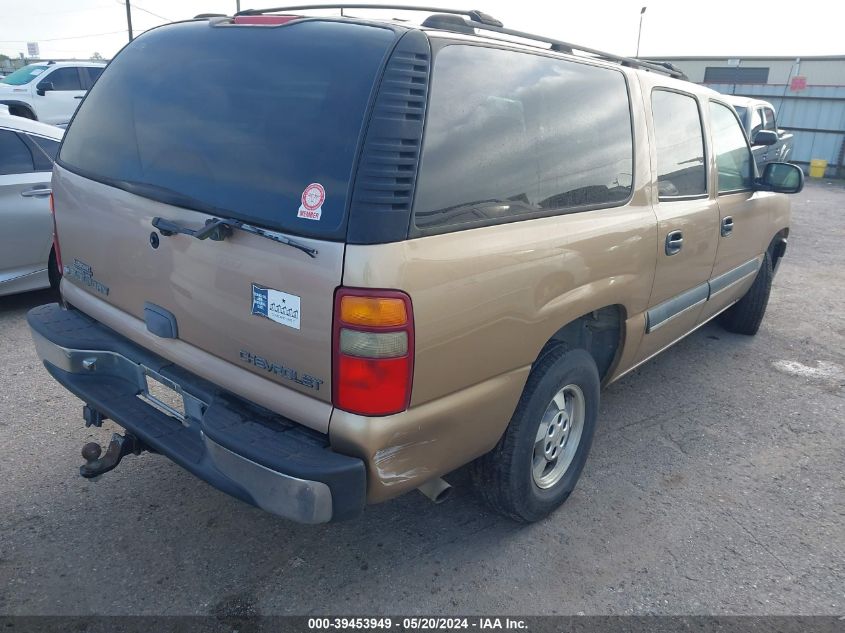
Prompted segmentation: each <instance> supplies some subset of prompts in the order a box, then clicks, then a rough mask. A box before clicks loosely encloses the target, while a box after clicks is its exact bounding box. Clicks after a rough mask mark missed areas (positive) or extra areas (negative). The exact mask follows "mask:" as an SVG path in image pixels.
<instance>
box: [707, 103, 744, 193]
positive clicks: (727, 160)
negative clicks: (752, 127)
mask: <svg viewBox="0 0 845 633" xmlns="http://www.w3.org/2000/svg"><path fill="white" fill-rule="evenodd" d="M710 121H711V124H710V125H711V128H712V131H713V151H714V153H715V154H716V165H717V167H718V170H719V193H725V192H728V191H738V190H743V189H750V188H751V186H752V184H753V183H754V168H753V165H754V163H753V161H752V160H751V150H749V149H748V142H747V140H746V138H745V134H743V133H742V127H741V126H740V124H739V121H737V119H736V116H734V113H733V111H732V110H731V109H730V108H729V107H728V106H725V105H722V104H721V103H716V102H715V101H711V102H710Z"/></svg>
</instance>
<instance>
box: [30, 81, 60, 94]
mask: <svg viewBox="0 0 845 633" xmlns="http://www.w3.org/2000/svg"><path fill="white" fill-rule="evenodd" d="M55 89H56V87H55V86H54V85H53V82H52V81H42V82H41V83H39V84H38V85H37V86H35V92H37V93H38V96H39V97H43V96H44V95H45V94H46V93H47V92H49V91H50V90H55Z"/></svg>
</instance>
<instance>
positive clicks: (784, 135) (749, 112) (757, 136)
mask: <svg viewBox="0 0 845 633" xmlns="http://www.w3.org/2000/svg"><path fill="white" fill-rule="evenodd" d="M725 100H726V101H727V102H728V103H730V104H731V105H732V106H733V107H734V110H736V113H737V114H738V115H739V120H740V121H741V122H742V127H743V128H744V129H745V133H746V135H747V136H748V140H749V141H750V142H751V153H752V154H754V162H755V163H756V164H757V169H759V170H760V172H762V171H763V169H764V168H765V166H766V165H767V164H769V163H775V162H786V161H788V160H789V157H790V155H791V154H792V145H793V135H792V134H791V133H789V132H785V131H784V130H781V129H778V124H777V119H776V115H775V108H774V106H772V104H771V103H769V102H768V101H763V100H761V99H751V98H749V97H736V96H728V95H725ZM761 132H763V133H762V134H761Z"/></svg>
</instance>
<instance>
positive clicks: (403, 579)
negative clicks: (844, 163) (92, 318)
mask: <svg viewBox="0 0 845 633" xmlns="http://www.w3.org/2000/svg"><path fill="white" fill-rule="evenodd" d="M844 245H845V187H843V186H841V184H825V183H812V184H810V185H808V187H807V188H806V189H805V191H804V192H803V193H802V194H801V195H800V196H797V197H795V198H794V199H793V228H792V234H791V236H790V241H789V250H788V252H787V257H786V259H785V261H784V263H783V266H782V267H781V270H780V272H779V273H778V276H777V278H776V280H775V288H774V290H773V293H772V299H771V303H770V305H769V313H768V316H767V318H766V320H765V322H764V324H763V328H762V330H761V332H760V333H759V334H758V335H757V336H756V337H754V338H746V337H742V336H736V335H731V334H728V333H726V332H725V331H723V330H721V329H720V328H719V327H718V326H716V325H708V326H706V327H704V328H702V329H701V330H699V331H698V332H696V333H695V334H693V335H692V336H690V337H688V338H687V339H686V340H684V341H683V342H681V343H680V344H678V345H677V346H675V347H674V348H673V349H671V350H669V351H668V352H666V353H665V354H663V355H662V356H660V357H659V358H657V359H655V360H653V361H651V362H650V363H648V364H647V365H645V366H644V367H642V368H640V369H639V370H637V371H635V372H634V373H632V374H631V375H629V376H627V377H626V378H624V379H623V380H622V381H620V382H619V383H617V384H615V385H613V386H612V387H610V388H609V389H608V390H607V391H606V392H605V393H604V399H603V403H602V411H601V417H600V427H599V430H598V432H597V435H596V441H595V444H594V447H593V453H592V456H591V458H590V460H589V461H588V463H587V467H586V469H585V472H584V476H583V478H582V480H581V483H580V484H579V486H578V488H577V489H576V491H575V493H574V494H573V495H572V497H571V499H570V500H569V502H568V503H567V504H566V505H565V506H564V508H562V509H561V510H560V511H558V512H557V513H556V514H555V515H554V516H552V517H551V518H549V519H547V520H546V521H543V522H541V523H539V524H536V525H531V526H519V525H515V524H513V523H511V522H509V521H507V520H505V519H500V518H498V517H497V516H495V515H492V514H489V513H488V512H487V511H486V509H485V508H484V507H483V506H482V505H481V504H480V503H479V501H478V500H477V499H476V497H475V496H474V494H473V492H472V490H471V489H470V488H469V486H468V481H467V477H466V474H465V473H463V472H458V473H455V474H453V475H452V476H451V477H450V478H449V479H450V480H451V482H452V483H453V484H455V485H456V487H457V490H456V494H455V495H454V496H453V497H452V499H451V500H450V501H448V502H447V503H445V504H443V505H440V506H434V505H432V504H431V503H430V502H429V501H427V500H426V499H425V498H424V497H423V496H422V495H420V494H417V493H413V494H411V495H407V496H405V497H403V498H401V499H398V500H395V501H393V502H390V503H387V504H384V505H381V506H377V507H372V508H369V509H368V510H367V512H366V513H365V514H364V516H363V517H361V518H359V519H358V520H355V521H352V522H348V523H341V524H336V525H326V526H320V527H306V526H299V525H294V524H290V523H286V522H284V521H282V520H279V519H277V518H274V517H272V516H270V515H268V514H265V513H263V512H261V511H259V510H256V509H253V508H251V507H248V506H246V505H244V504H242V503H240V502H238V501H235V500H234V499H231V498H229V497H227V496H225V495H223V494H222V493H219V492H217V491H216V490H214V489H212V488H211V487H210V486H208V485H206V484H205V483H203V482H201V481H199V480H197V479H195V478H193V477H192V476H191V475H189V474H187V473H186V472H184V471H182V470H180V469H179V468H178V467H177V466H175V465H173V464H172V463H170V462H169V461H167V460H166V459H164V458H161V457H158V456H152V455H144V456H141V457H137V458H136V457H130V458H127V459H126V460H125V461H124V462H123V463H122V464H121V466H120V467H119V468H118V469H117V470H116V471H114V472H112V473H109V474H107V475H105V476H104V477H103V478H102V479H101V480H100V481H97V482H90V481H85V480H83V479H81V478H80V477H79V476H78V474H77V468H78V466H79V465H80V463H81V457H80V455H79V449H80V448H81V447H82V445H83V444H84V443H85V442H87V441H89V440H91V439H98V440H99V441H105V440H107V438H108V437H109V436H110V433H111V432H112V430H113V428H111V427H109V426H108V424H109V423H107V425H106V427H104V428H103V429H90V430H88V429H85V428H84V426H83V423H82V420H81V417H80V412H81V403H80V402H79V401H78V400H76V399H75V398H74V397H73V396H71V395H70V394H68V393H67V392H66V391H64V390H63V389H62V388H60V387H59V386H58V385H57V384H56V383H55V382H53V381H52V380H51V379H50V378H49V377H48V375H47V373H46V372H45V371H44V369H43V368H42V367H41V366H40V363H39V361H38V360H37V358H36V356H35V353H34V351H33V349H32V345H31V341H30V338H29V333H28V330H27V327H26V325H25V321H24V314H25V312H26V310H27V309H28V308H30V307H32V306H35V305H38V304H39V303H44V302H47V301H49V300H50V295H49V293H35V294H30V295H25V296H19V297H13V298H6V299H0V354H2V356H0V357H2V359H3V361H2V368H0V446H2V448H3V450H2V467H0V613H2V614H88V613H100V614H104V613H105V614H152V613H165V614H217V615H247V614H311V613H324V612H331V613H345V614H374V613H426V614H445V613H464V614H473V613H485V614H489V613H510V614H515V613H521V614H555V613H558V614H574V613H588V614H592V613H603V614H627V613H637V614H647V613H677V614H709V613H748V614H841V613H843V612H845V489H844V488H845V486H843V473H845V450H844V449H845V317H843V312H845V246H844Z"/></svg>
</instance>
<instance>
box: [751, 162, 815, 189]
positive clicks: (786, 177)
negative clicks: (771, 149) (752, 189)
mask: <svg viewBox="0 0 845 633" xmlns="http://www.w3.org/2000/svg"><path fill="white" fill-rule="evenodd" d="M803 188H804V172H803V171H801V168H800V167H798V166H797V165H793V164H792V163H769V164H767V165H766V168H765V169H764V170H763V175H762V176H761V177H760V178H758V179H757V189H758V190H759V191H775V192H777V193H798V192H799V191H801V190H802V189H803Z"/></svg>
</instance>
